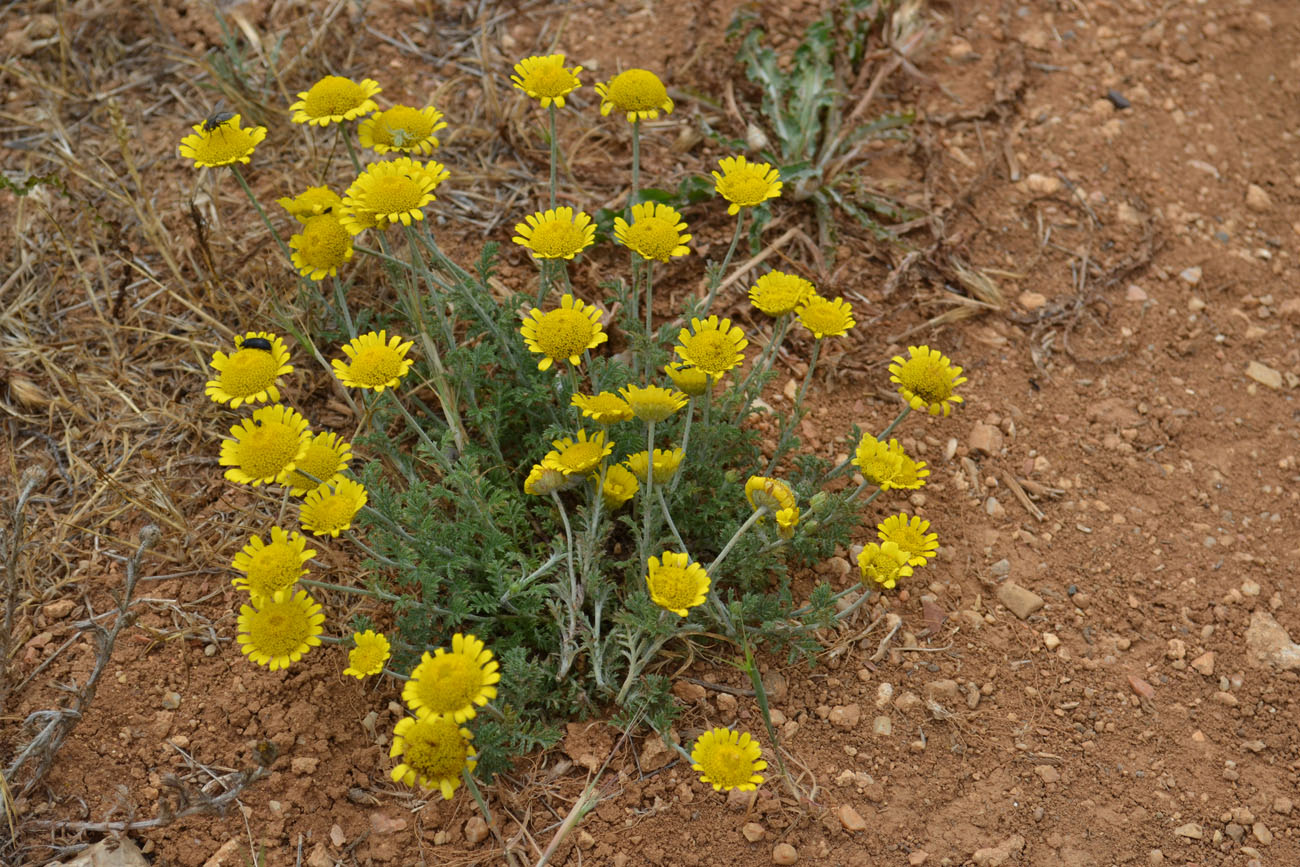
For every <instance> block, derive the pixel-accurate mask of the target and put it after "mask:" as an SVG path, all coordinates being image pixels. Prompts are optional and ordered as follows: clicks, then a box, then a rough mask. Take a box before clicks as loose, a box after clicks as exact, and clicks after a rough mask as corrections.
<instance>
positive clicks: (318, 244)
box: [298, 214, 352, 268]
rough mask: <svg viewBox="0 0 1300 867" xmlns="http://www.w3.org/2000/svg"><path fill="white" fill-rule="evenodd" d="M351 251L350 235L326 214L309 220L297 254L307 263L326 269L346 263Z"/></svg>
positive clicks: (336, 220)
mask: <svg viewBox="0 0 1300 867" xmlns="http://www.w3.org/2000/svg"><path fill="white" fill-rule="evenodd" d="M351 249H352V235H351V234H350V233H349V232H348V230H347V229H345V228H343V226H342V224H341V223H339V221H338V219H336V218H335V217H332V216H330V215H327V214H322V215H321V216H317V217H311V218H309V219H308V221H307V226H306V228H304V229H303V230H302V238H301V240H300V241H299V242H298V252H299V253H300V254H301V255H302V257H303V258H304V259H306V260H307V262H309V263H311V264H312V265H320V266H323V267H327V268H329V267H335V266H338V265H341V264H343V263H344V262H346V261H347V259H348V252H349V251H350V250H351Z"/></svg>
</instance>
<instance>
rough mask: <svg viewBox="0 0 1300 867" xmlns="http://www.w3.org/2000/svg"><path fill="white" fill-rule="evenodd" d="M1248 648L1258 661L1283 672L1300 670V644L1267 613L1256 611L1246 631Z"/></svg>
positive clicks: (1251, 616)
mask: <svg viewBox="0 0 1300 867" xmlns="http://www.w3.org/2000/svg"><path fill="white" fill-rule="evenodd" d="M1246 647H1247V648H1248V649H1249V650H1250V653H1251V656H1253V657H1254V658H1255V660H1256V661H1258V662H1260V663H1263V664H1265V665H1272V666H1275V667H1277V668H1280V669H1282V670H1283V671H1292V670H1296V669H1300V644H1296V643H1295V642H1293V641H1292V640H1291V636H1290V635H1288V634H1287V631H1286V629H1285V628H1283V626H1282V624H1280V623H1278V622H1277V620H1275V619H1274V618H1273V615H1272V614H1269V613H1268V612H1267V611H1262V610H1259V609H1256V610H1255V612H1254V613H1252V614H1251V615H1250V628H1249V629H1247V630H1246Z"/></svg>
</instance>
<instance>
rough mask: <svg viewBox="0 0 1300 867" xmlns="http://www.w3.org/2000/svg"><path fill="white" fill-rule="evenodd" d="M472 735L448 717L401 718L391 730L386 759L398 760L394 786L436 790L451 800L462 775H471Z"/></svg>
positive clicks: (475, 758)
mask: <svg viewBox="0 0 1300 867" xmlns="http://www.w3.org/2000/svg"><path fill="white" fill-rule="evenodd" d="M473 737H474V735H473V734H471V733H470V730H469V729H465V728H461V727H460V726H459V725H458V724H457V723H456V721H455V720H454V719H452V718H451V717H449V716H437V715H431V716H426V717H424V718H423V719H418V720H417V719H415V718H414V717H409V716H408V717H405V718H403V719H401V720H399V721H398V723H397V725H396V726H394V727H393V746H392V748H391V749H390V750H389V752H388V755H389V756H391V757H394V758H396V757H397V756H401V757H402V763H401V764H399V765H398V766H397V767H395V768H393V771H392V774H390V776H391V777H392V780H393V782H394V783H403V784H405V785H407V786H412V787H414V786H417V785H418V786H420V787H422V788H425V789H438V790H439V791H440V792H442V796H443V798H445V799H447V800H451V796H452V795H454V794H455V793H456V787H457V786H459V785H460V777H461V773H462V771H473V770H474V767H475V765H477V764H478V754H477V753H476V752H474V748H473V747H472V746H470V743H469V742H470V739H471V738H473Z"/></svg>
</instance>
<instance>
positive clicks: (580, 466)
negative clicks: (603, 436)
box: [560, 440, 605, 473]
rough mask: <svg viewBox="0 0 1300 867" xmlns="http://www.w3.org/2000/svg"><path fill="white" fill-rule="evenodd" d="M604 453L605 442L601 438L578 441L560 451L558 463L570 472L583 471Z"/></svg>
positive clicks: (594, 464) (596, 462)
mask: <svg viewBox="0 0 1300 867" xmlns="http://www.w3.org/2000/svg"><path fill="white" fill-rule="evenodd" d="M604 454H605V443H604V442H603V441H601V440H586V441H582V440H580V441H578V442H576V443H574V444H573V445H571V446H569V447H568V448H566V449H565V450H564V451H562V452H560V463H561V464H563V465H564V468H565V469H566V470H568V471H569V472H570V473H585V472H586V471H587V470H589V469H591V468H592V467H594V466H596V464H598V463H600V459H601V458H602V457H603V456H604Z"/></svg>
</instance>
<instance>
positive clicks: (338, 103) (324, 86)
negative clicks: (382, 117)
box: [289, 75, 382, 126]
mask: <svg viewBox="0 0 1300 867" xmlns="http://www.w3.org/2000/svg"><path fill="white" fill-rule="evenodd" d="M381 90H382V88H381V87H380V86H379V82H377V81H374V80H373V79H370V78H364V79H362V80H361V83H360V84H358V83H357V82H355V81H352V80H351V79H349V78H343V77H342V76H339V75H327V76H325V77H324V78H322V79H321V80H320V81H318V82H316V83H315V84H313V85H312V86H311V89H310V90H304V91H303V92H302V93H299V94H298V101H297V102H295V103H294V104H293V105H291V106H289V110H290V111H291V112H293V122H294V123H308V124H314V125H316V126H326V125H328V124H331V123H342V122H343V121H345V120H352V119H354V118H358V117H362V116H363V115H367V114H370V113H371V112H372V111H377V110H378V109H379V105H378V104H377V103H376V102H375V101H374V99H373V98H372V97H374V96H375V95H376V94H378V93H379V92H380V91H381Z"/></svg>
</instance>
